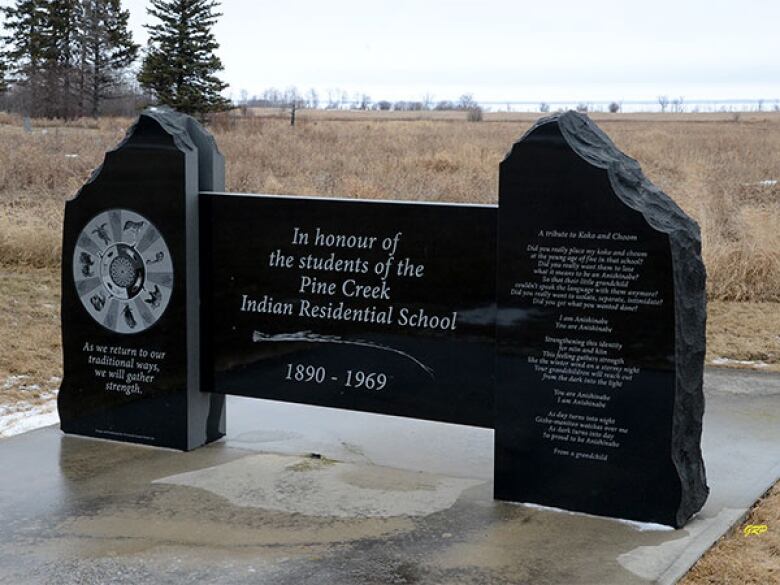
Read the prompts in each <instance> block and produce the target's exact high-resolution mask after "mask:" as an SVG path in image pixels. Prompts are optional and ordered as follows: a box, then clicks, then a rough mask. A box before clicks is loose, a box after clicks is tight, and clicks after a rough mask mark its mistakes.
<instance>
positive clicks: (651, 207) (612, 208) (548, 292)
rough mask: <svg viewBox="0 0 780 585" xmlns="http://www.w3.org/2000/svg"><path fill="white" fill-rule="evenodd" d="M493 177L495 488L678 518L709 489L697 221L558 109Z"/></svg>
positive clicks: (580, 506) (591, 130) (540, 500)
mask: <svg viewBox="0 0 780 585" xmlns="http://www.w3.org/2000/svg"><path fill="white" fill-rule="evenodd" d="M499 181H500V183H499V216H498V222H499V252H498V307H499V313H498V327H497V337H498V362H497V377H496V421H495V423H496V458H495V495H496V497H497V498H499V499H505V500H513V501H521V502H534V503H537V504H543V505H547V506H554V507H560V508H566V509H569V510H579V511H583V512H590V513H593V514H599V515H606V516H618V517H621V518H628V519H634V520H642V521H652V522H659V523H663V524H670V525H673V526H682V525H683V524H685V522H686V521H687V520H688V519H689V518H690V517H691V515H692V514H694V513H695V512H696V511H698V510H699V509H700V508H701V506H702V505H703V503H704V501H705V500H706V498H707V493H708V488H707V484H706V480H705V474H704V465H703V462H702V456H701V449H700V440H701V430H702V428H701V421H702V415H703V411H704V397H703V393H702V375H703V362H704V343H705V319H706V300H705V272H704V265H703V263H702V261H701V255H700V249H701V245H700V238H699V228H698V226H697V225H696V224H695V223H694V222H693V221H692V220H691V219H690V218H689V217H688V216H687V215H685V213H683V211H682V210H681V209H680V208H679V207H678V206H677V205H676V204H675V203H674V202H673V201H672V200H671V199H670V198H669V197H667V196H666V195H665V194H664V193H662V192H661V191H660V190H659V189H657V188H656V187H655V186H653V185H652V184H651V183H650V182H649V181H648V180H647V179H646V178H645V177H644V175H643V174H642V171H641V169H640V168H639V165H638V164H637V163H636V161H634V160H633V159H630V158H629V157H627V156H626V155H624V154H623V153H621V152H620V151H619V150H618V149H617V148H616V147H615V145H614V144H613V143H612V142H611V141H610V140H609V138H608V137H607V136H606V135H605V134H604V133H603V132H602V131H601V130H599V128H598V127H596V125H595V124H594V123H593V122H591V121H590V119H589V118H587V117H586V116H582V115H579V114H575V113H573V112H570V113H566V114H563V115H560V116H555V117H551V118H546V119H543V120H540V121H539V122H538V123H537V124H536V125H535V126H534V127H533V128H532V129H531V130H530V131H529V132H528V133H527V134H526V135H525V136H524V137H523V138H522V139H521V140H520V141H519V142H518V143H516V144H515V145H514V147H513V148H512V151H511V152H510V154H509V155H508V156H507V158H506V159H505V160H504V161H503V163H502V164H501V172H500V179H499Z"/></svg>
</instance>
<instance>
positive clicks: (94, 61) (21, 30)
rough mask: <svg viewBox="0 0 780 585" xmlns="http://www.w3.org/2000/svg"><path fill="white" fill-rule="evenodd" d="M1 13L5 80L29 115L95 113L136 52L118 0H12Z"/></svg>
mask: <svg viewBox="0 0 780 585" xmlns="http://www.w3.org/2000/svg"><path fill="white" fill-rule="evenodd" d="M2 12H3V14H4V15H5V17H6V22H5V29H6V35H5V36H4V37H3V39H2V40H3V41H4V44H5V46H6V49H5V51H4V57H5V62H6V64H7V68H8V70H9V71H8V79H9V81H10V83H11V85H12V87H13V89H14V93H15V94H17V95H18V96H19V97H20V98H21V100H22V101H23V102H24V104H25V105H24V107H23V109H24V110H25V111H26V112H27V113H30V114H32V115H45V116H48V117H63V118H71V117H74V116H77V115H84V114H86V113H88V112H89V113H91V114H92V115H97V114H98V113H99V111H100V104H101V101H102V100H103V99H104V98H105V97H106V96H107V95H108V93H109V90H110V89H112V88H113V87H114V86H115V85H118V84H119V82H120V81H122V77H121V76H122V74H123V72H124V71H125V70H126V68H127V67H128V66H129V65H130V64H131V63H132V62H133V61H134V60H135V59H136V57H137V55H138V45H136V44H135V43H133V40H132V36H131V34H130V31H129V29H128V18H129V13H128V11H126V10H122V7H121V0H16V3H15V5H14V6H12V7H9V8H5V9H2Z"/></svg>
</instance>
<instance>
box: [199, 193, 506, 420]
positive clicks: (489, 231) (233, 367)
mask: <svg viewBox="0 0 780 585" xmlns="http://www.w3.org/2000/svg"><path fill="white" fill-rule="evenodd" d="M201 218H202V222H201V225H202V236H203V237H202V240H201V242H202V250H203V252H202V254H203V260H204V267H203V274H204V277H205V279H204V280H205V282H207V283H209V284H208V285H207V286H205V287H204V289H203V291H202V298H203V301H204V305H203V307H204V312H203V321H202V323H203V328H204V331H208V332H210V333H209V335H208V336H207V338H208V339H204V348H203V362H204V370H208V371H210V372H211V373H212V376H213V377H212V378H211V379H210V380H209V381H208V384H207V387H209V388H211V390H212V391H213V392H222V393H226V394H241V395H245V396H254V397H258V398H270V399H274V400H285V401H289V402H300V403H305V404H316V405H320V406H331V407H337V408H348V409H351V410H362V411H369V412H379V413H383V414H394V415H399V416H410V417H415V418H423V419H429V420H437V421H445V422H452V423H460V424H467V425H476V426H483V427H492V426H493V368H494V362H495V350H494V339H495V250H496V222H495V207H493V206H478V205H450V204H436V203H401V202H382V201H355V200H337V199H324V198H313V197H309V198H306V197H275V196H255V197H251V196H241V195H234V194H219V193H213V194H212V193H207V194H203V195H202V196H201ZM250 218H251V219H250ZM237 234H240V237H236V236H237Z"/></svg>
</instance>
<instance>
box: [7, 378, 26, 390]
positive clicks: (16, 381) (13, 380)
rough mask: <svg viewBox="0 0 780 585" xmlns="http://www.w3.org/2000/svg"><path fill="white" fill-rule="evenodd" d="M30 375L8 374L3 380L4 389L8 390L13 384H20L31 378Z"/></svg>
mask: <svg viewBox="0 0 780 585" xmlns="http://www.w3.org/2000/svg"><path fill="white" fill-rule="evenodd" d="M29 377H30V376H8V377H7V378H6V379H5V381H4V382H3V390H8V389H9V388H12V387H13V386H18V385H19V382H21V381H22V380H25V379H27V378H29Z"/></svg>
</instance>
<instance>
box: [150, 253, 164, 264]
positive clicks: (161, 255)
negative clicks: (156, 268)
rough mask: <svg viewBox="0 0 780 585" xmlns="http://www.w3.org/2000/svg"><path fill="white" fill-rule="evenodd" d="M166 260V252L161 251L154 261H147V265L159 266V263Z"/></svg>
mask: <svg viewBox="0 0 780 585" xmlns="http://www.w3.org/2000/svg"><path fill="white" fill-rule="evenodd" d="M164 258H165V252H162V251H160V252H157V254H155V255H154V259H153V260H147V261H146V263H147V264H157V263H158V262H162V261H163V259H164Z"/></svg>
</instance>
